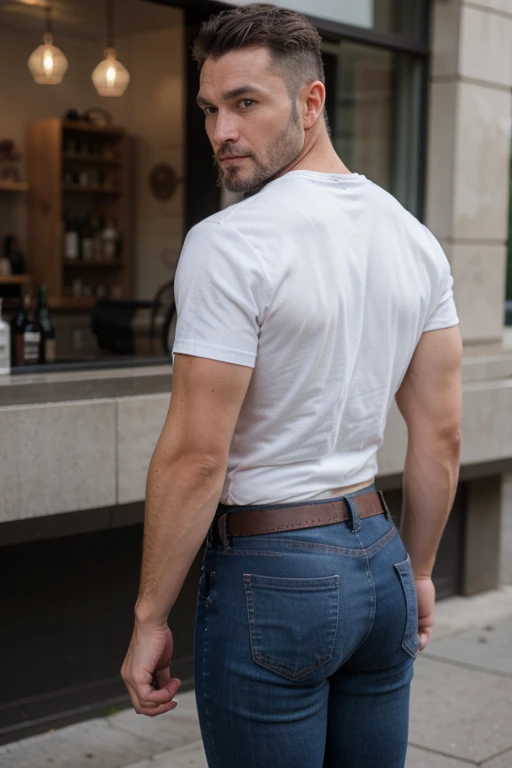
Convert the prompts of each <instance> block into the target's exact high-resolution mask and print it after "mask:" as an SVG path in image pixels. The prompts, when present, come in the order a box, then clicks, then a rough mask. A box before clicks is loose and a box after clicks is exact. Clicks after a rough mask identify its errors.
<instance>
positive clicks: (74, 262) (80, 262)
mask: <svg viewBox="0 0 512 768" xmlns="http://www.w3.org/2000/svg"><path fill="white" fill-rule="evenodd" d="M63 264H64V266H65V267H85V268H87V267H94V268H96V267H105V268H107V269H112V267H125V266H126V264H125V263H124V261H92V260H89V261H88V260H87V259H86V260H84V259H64V260H63Z"/></svg>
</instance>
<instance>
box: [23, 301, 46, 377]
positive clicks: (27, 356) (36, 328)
mask: <svg viewBox="0 0 512 768" xmlns="http://www.w3.org/2000/svg"><path fill="white" fill-rule="evenodd" d="M25 313H26V315H27V322H26V323H25V328H24V330H23V365H37V363H39V351H40V349H41V336H42V334H41V326H40V325H39V323H38V322H37V320H36V319H35V317H34V314H33V312H32V307H31V301H30V296H25Z"/></svg>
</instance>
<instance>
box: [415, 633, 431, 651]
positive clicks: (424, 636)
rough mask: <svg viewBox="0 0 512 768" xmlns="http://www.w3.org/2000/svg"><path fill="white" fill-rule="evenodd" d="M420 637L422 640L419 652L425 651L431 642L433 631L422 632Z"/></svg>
mask: <svg viewBox="0 0 512 768" xmlns="http://www.w3.org/2000/svg"><path fill="white" fill-rule="evenodd" d="M418 635H419V639H420V645H419V650H420V651H423V649H424V648H426V647H427V645H428V644H429V642H430V638H431V636H432V630H431V629H424V630H420V632H419V633H418Z"/></svg>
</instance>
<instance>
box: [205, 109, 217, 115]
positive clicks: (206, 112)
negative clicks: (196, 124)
mask: <svg viewBox="0 0 512 768" xmlns="http://www.w3.org/2000/svg"><path fill="white" fill-rule="evenodd" d="M216 111H217V107H205V108H204V113H205V115H214V114H215V112H216Z"/></svg>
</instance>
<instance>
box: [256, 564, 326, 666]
mask: <svg viewBox="0 0 512 768" xmlns="http://www.w3.org/2000/svg"><path fill="white" fill-rule="evenodd" d="M252 576H255V574H245V573H244V576H243V578H244V588H245V594H246V598H247V600H246V607H247V619H248V623H249V638H250V643H251V653H252V657H253V660H254V662H255V663H256V664H259V665H260V666H262V667H264V668H265V669H268V670H269V671H270V672H276V673H278V674H281V675H283V676H284V677H286V678H287V679H290V680H300V679H301V678H302V677H305V676H306V675H308V674H310V673H311V672H314V671H315V670H316V669H319V668H320V667H321V666H323V665H324V664H326V663H327V662H328V661H330V660H331V659H332V657H333V654H334V646H335V643H336V636H337V634H338V624H339V615H340V611H339V576H338V575H335V576H328V577H319V578H320V579H322V580H323V581H324V583H325V584H327V581H326V580H327V579H330V584H329V585H328V586H325V587H323V588H317V589H314V588H313V589H311V590H310V591H313V592H318V591H325V592H326V591H332V590H333V589H335V590H336V618H335V622H334V629H333V630H332V643H331V648H330V651H329V655H328V656H325V657H323V658H322V659H320V660H319V661H317V662H315V664H313V665H311V666H309V667H307V668H305V669H301V670H300V673H298V674H294V673H293V670H292V669H290V667H286V666H284V665H283V664H281V663H280V662H276V661H272V660H271V659H268V658H267V657H266V656H265V655H264V654H262V653H260V652H259V651H256V650H255V648H254V642H253V641H254V636H255V635H256V634H257V628H256V624H255V616H254V593H253V589H252V587H253V584H252V580H251V579H252ZM257 578H263V579H267V578H268V579H273V578H274V577H272V576H269V577H265V576H263V577H260V576H258V577H257ZM276 579H277V580H280V577H276ZM293 581H312V580H311V579H302V580H301V579H294V580H293ZM263 589H264V587H263ZM285 591H286V588H285ZM289 591H297V590H293V589H292V590H289Z"/></svg>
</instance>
